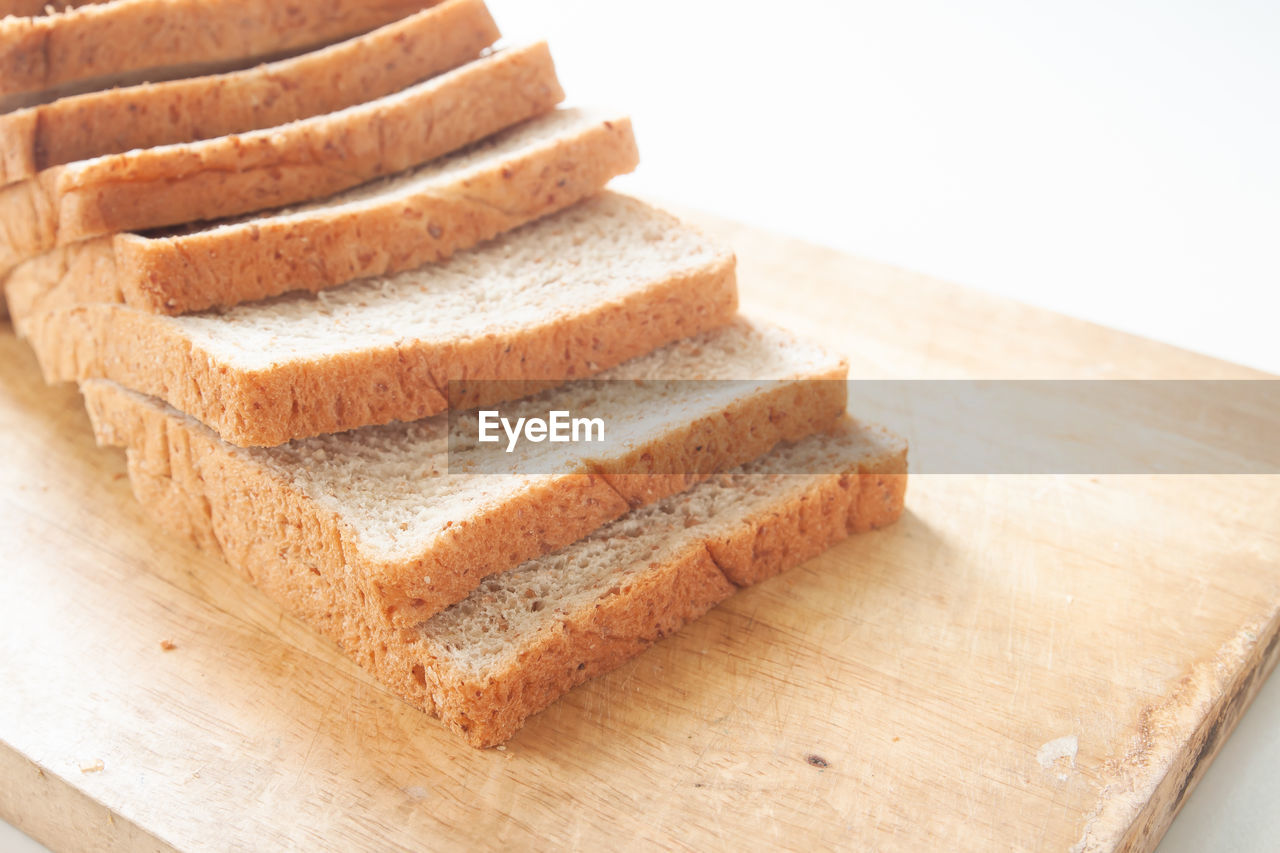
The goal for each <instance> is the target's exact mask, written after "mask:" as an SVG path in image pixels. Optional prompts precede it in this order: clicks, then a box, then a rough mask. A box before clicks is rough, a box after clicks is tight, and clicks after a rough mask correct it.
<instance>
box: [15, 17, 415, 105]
mask: <svg viewBox="0 0 1280 853" xmlns="http://www.w3.org/2000/svg"><path fill="white" fill-rule="evenodd" d="M22 2H23V7H24V8H25V7H27V6H29V5H30V4H28V3H26V2H25V0H22ZM433 2H434V0H328V2H324V3H282V2H263V0H115V2H112V3H101V4H98V3H94V4H87V5H86V4H78V5H76V6H75V8H72V9H71V10H70V11H58V12H57V13H56V14H52V15H39V16H36V17H8V18H4V19H3V20H0V110H11V109H15V108H17V107H24V106H29V105H31V104H33V103H41V102H44V101H48V100H52V99H53V98H55V97H61V96H63V95H67V94H76V93H79V92H88V91H94V90H98V89H106V88H109V87H111V86H115V85H121V84H122V83H124V84H127V83H137V82H142V81H143V80H151V81H158V80H172V79H175V78H178V77H192V76H196V74H197V73H210V72H211V71H213V70H227V69H229V68H235V67H240V68H245V67H248V66H250V65H253V64H255V63H257V62H260V61H262V59H263V58H266V57H278V56H281V55H287V54H289V53H299V52H302V51H305V50H311V49H314V48H317V47H320V46H321V45H325V44H330V43H332V42H335V41H339V40H341V39H346V38H350V37H351V36H354V35H358V34H359V33H362V32H367V31H368V30H371V29H373V28H375V27H380V26H382V25H384V24H388V23H391V22H392V21H396V20H399V19H400V18H403V17H404V16H406V15H409V14H412V13H414V12H417V11H419V10H421V9H423V8H426V7H427V6H431V5H433ZM50 6H51V7H53V8H54V9H57V10H63V9H64V8H65V7H64V5H62V4H59V3H51V4H50ZM28 11H29V10H28Z"/></svg>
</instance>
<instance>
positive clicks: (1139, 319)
mask: <svg viewBox="0 0 1280 853" xmlns="http://www.w3.org/2000/svg"><path fill="white" fill-rule="evenodd" d="M490 6H491V8H492V9H493V12H494V15H495V17H496V19H497V20H498V23H499V25H500V26H501V27H502V28H503V31H504V32H505V33H506V34H507V35H508V37H510V38H513V39H532V38H541V37H545V38H548V39H549V40H550V42H551V46H552V51H553V53H554V55H555V57H556V60H557V65H558V67H559V69H560V73H561V79H562V81H563V82H564V84H565V88H566V90H567V91H568V92H569V95H570V98H571V100H572V101H573V102H575V103H581V104H600V105H606V106H616V107H618V108H620V109H625V110H628V111H630V112H631V114H632V116H633V117H634V119H635V123H636V131H637V135H638V137H639V139H640V146H641V154H642V157H643V165H642V166H641V168H640V170H639V171H638V172H637V174H636V175H634V176H630V177H628V178H625V179H622V180H621V181H619V182H618V187H619V188H620V189H625V190H632V191H636V192H641V193H646V194H649V195H652V196H655V197H659V198H666V199H670V200H672V201H674V202H678V203H680V204H682V205H687V206H691V207H700V208H703V209H706V210H709V211H712V212H715V213H719V214H723V215H726V216H731V217H736V218H738V219H741V220H744V221H746V222H750V223H753V224H757V225H762V226H765V227H768V228H772V229H775V230H778V231H782V232H785V233H789V234H793V235H795V236H799V237H803V238H805V239H808V240H812V241H815V242H819V243H825V244H827V245H830V246H834V247H837V248H840V249H844V250H847V251H850V252H854V253H858V254H862V255H866V256H869V257H872V258H876V259H878V260H883V261H889V262H892V263H895V264H898V265H901V266H905V267H910V268H913V269H917V270H921V271H924V272H928V273H932V274H935V275H938V276H941V277H943V278H947V279H951V280H953V281H958V282H961V283H964V284H968V285H971V286H975V287H978V288H982V289H985V290H989V291H992V292H996V293H1001V294H1004V295H1007V296H1011V297H1013V298H1016V299H1019V300H1022V301H1025V302H1029V303H1033V304H1036V305H1041V306H1045V307H1048V308H1052V309H1054V310H1057V311H1061V312H1064V313H1067V314H1072V315H1075V316H1077V317H1083V318H1085V319H1088V320H1093V321H1095V322H1098V323H1102V324H1105V325H1108V326H1113V327H1116V328H1120V329H1124V330H1126V331H1131V332H1136V333H1138V334H1142V335H1145V336H1147V337H1152V338H1156V339H1159V340H1162V341H1166V342H1169V343H1173V344H1177V345H1179V346H1183V347H1186V348H1188V349H1193V350H1198V351H1200V352H1204V353H1208V354H1211V355H1215V356H1218V357H1220V358H1225V359H1228V360H1232V361H1237V362H1242V363H1245V364H1249V365H1252V366H1255V367H1259V368H1262V369H1265V370H1269V371H1272V372H1277V373H1280V334H1278V333H1277V324H1278V321H1280V295H1278V294H1280V239H1278V235H1280V3H1275V2H1266V1H1265V0H1257V2H1252V3H1250V2H1210V0H1204V2H1199V3H1191V2H1181V1H1180V0H1165V1H1164V2H1154V0H1153V2H1098V0H1073V2H1025V0H1024V2H996V0H975V2H969V3H966V4H956V3H943V2H928V0H906V2H877V3H872V2H864V0H855V2H817V0H785V2H772V3H767V4H766V3H762V2H747V0H740V2H737V3H720V2H698V0H683V1H682V2H674V1H673V0H642V1H641V2H607V1H606V0H595V2H548V0H490ZM1276 791H1280V679H1272V680H1271V682H1270V683H1269V684H1268V686H1267V687H1266V689H1265V690H1264V693H1263V695H1262V696H1261V697H1260V698H1259V700H1258V702H1257V703H1256V704H1255V706H1254V707H1253V709H1251V710H1250V712H1249V714H1248V715H1247V716H1246V717H1245V720H1244V722H1243V723H1242V724H1241V726H1240V729H1239V730H1238V731H1237V732H1236V734H1235V735H1234V736H1233V737H1232V738H1231V740H1230V741H1229V742H1228V743H1227V746H1226V747H1225V749H1224V751H1223V753H1222V755H1221V756H1220V757H1219V758H1218V760H1217V762H1215V764H1214V766H1213V768H1212V769H1211V770H1210V772H1209V774H1208V776H1207V777H1206V780H1205V782H1204V784H1203V785H1201V787H1200V788H1199V789H1198V790H1197V791H1196V793H1195V795H1194V796H1193V797H1192V798H1191V799H1190V801H1189V803H1188V805H1187V806H1186V808H1185V809H1184V811H1183V813H1182V815H1181V816H1180V817H1179V818H1178V820H1177V821H1175V823H1174V826H1173V829H1172V830H1170V832H1169V835H1168V836H1167V837H1166V839H1165V842H1164V844H1163V845H1162V848H1161V849H1162V850H1164V851H1192V850H1231V851H1247V850H1259V851H1261V850H1275V849H1280V808H1277V805H1276V804H1277V799H1276V793H1275V792H1276ZM17 838H18V836H17V835H16V834H13V831H12V830H10V829H9V828H8V827H7V826H4V825H3V824H0V850H10V849H13V850H18V849H22V848H21V847H18V846H15V845H18V844H19V843H20V842H19V841H18V840H17ZM32 849H36V848H32Z"/></svg>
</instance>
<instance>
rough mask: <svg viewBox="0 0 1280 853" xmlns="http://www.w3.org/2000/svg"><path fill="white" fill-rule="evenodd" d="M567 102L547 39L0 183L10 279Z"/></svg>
mask: <svg viewBox="0 0 1280 853" xmlns="http://www.w3.org/2000/svg"><path fill="white" fill-rule="evenodd" d="M563 97H564V93H563V92H562V91H561V89H560V84H559V82H558V81H557V80H556V75H555V68H554V66H553V65H552V62H551V54H550V52H549V51H548V50H547V46H546V44H545V43H538V44H534V45H529V46H527V47H520V48H511V49H508V50H503V51H499V52H497V53H494V54H492V55H490V56H487V57H485V58H483V59H479V60H477V61H475V62H471V63H468V64H467V65H464V66H462V67H461V68H457V69H455V70H453V71H449V72H446V73H444V74H441V75H439V76H437V77H433V78H431V79H430V80H426V81H424V82H422V83H418V84H416V85H414V86H411V87H409V88H408V89H404V90H402V91H400V92H397V93H395V94H393V95H387V96H386V97H382V98H378V99H375V100H372V101H369V102H367V103H363V104H358V105H356V106H352V107H348V108H347V109H344V110H339V111H338V112H333V113H325V114H324V115H319V116H313V117H311V118H306V119H300V120H299V121H295V122H292V123H290V124H285V125H281V126H279V127H273V128H266V129H263V130H255V131H250V132H249V133H245V134H240V135H231V136H219V137H216V138H214V139H204V140H200V141H198V142H188V143H182V144H178V145H164V146H160V147H158V148H143V149H140V150H137V151H128V152H125V153H123V154H111V155H107V156H104V157H97V158H94V159H92V160H83V161H80V162H77V163H69V164H67V165H64V166H54V167H53V168H51V169H46V170H44V171H43V172H40V173H39V174H38V175H36V176H35V177H34V178H29V179H27V180H25V181H19V182H17V183H14V184H10V185H8V186H6V187H0V276H2V275H4V274H5V273H6V272H8V270H9V269H11V268H12V267H13V266H14V265H16V264H17V263H19V262H21V261H22V260H25V259H26V258H29V257H31V256H33V255H35V254H37V253H39V252H43V251H45V250H46V249H50V248H52V247H53V246H56V245H62V244H65V243H69V242H74V241H76V240H82V239H84V238H86V237H94V236H97V235H99V234H109V233H113V232H116V231H129V230H136V229H145V228H158V227H162V226H165V225H176V224H179V223H186V222H193V221H196V220H201V219H216V218H219V217H223V216H235V215H238V214H241V213H249V212H252V211H255V210H265V209H268V208H272V207H280V206H281V205H286V204H294V203H296V202H299V201H309V200H312V199H317V198H324V197H325V196H328V195H331V194H333V193H336V192H339V191H341V190H345V189H348V188H350V187H353V186H357V185H358V184H362V183H364V182H366V181H370V180H373V179H374V178H378V177H381V176H384V175H389V174H393V173H395V172H400V171H403V170H405V169H408V168H410V167H412V166H416V165H418V164H419V163H425V162H427V161H428V160H432V159H434V158H436V157H439V156H441V155H443V154H447V153H449V152H450V151H454V150H456V149H458V148H461V147H463V146H464V145H468V144H470V143H472V142H476V141H478V140H480V139H482V138H484V137H486V136H489V135H490V134H493V133H497V132H498V131H499V130H502V129H503V128H506V127H510V126H511V125H513V124H516V123H517V122H521V121H524V120H525V119H528V118H532V117H533V116H535V115H538V114H540V113H544V112H546V111H548V110H550V109H551V108H552V107H554V106H555V105H556V104H557V103H558V102H559V101H560V100H561V99H562V98H563Z"/></svg>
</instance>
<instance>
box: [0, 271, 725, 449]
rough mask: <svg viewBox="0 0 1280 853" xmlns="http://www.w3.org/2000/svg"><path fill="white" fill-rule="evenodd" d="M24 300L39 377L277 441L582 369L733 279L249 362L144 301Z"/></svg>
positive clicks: (689, 329) (701, 321) (502, 395)
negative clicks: (429, 335) (450, 336)
mask: <svg viewBox="0 0 1280 853" xmlns="http://www.w3.org/2000/svg"><path fill="white" fill-rule="evenodd" d="M21 308H22V303H21V302H20V301H17V300H15V301H14V302H13V303H12V304H11V305H10V309H11V312H12V313H13V316H14V322H15V326H16V327H17V328H18V330H19V332H20V334H22V335H23V336H24V337H26V338H27V340H28V341H29V342H30V343H31V345H32V348H33V349H34V350H35V352H36V355H37V358H38V359H39V361H40V365H41V368H42V369H43V371H44V373H45V377H46V378H47V379H48V380H49V381H51V382H53V381H71V380H82V379H91V378H105V379H112V380H115V381H117V382H119V383H120V384H122V385H124V386H125V387H128V388H132V389H134V390H136V391H141V392H143V393H146V394H151V395H153V396H156V397H159V398H160V399H162V400H164V401H165V402H167V403H169V404H170V405H172V406H174V407H175V408H177V409H180V410H181V411H183V412H186V413H187V414H190V415H191V416H193V417H195V418H196V419H198V420H200V421H202V422H203V423H206V424H208V425H209V426H210V427H212V428H213V429H214V430H215V431H216V432H217V433H218V434H219V435H220V436H222V437H223V438H224V439H226V440H227V441H229V442H231V443H232V444H237V445H240V446H274V445H277V444H283V443H284V442H286V441H289V440H290V439H294V438H300V437H305V436H312V435H319V434H323V433H332V432H343V431H345V430H348V429H354V428H356V427H360V426H366V425H370V424H383V423H388V422H390V421H393V420H402V421H413V420H419V419H421V418H424V417H427V416H429V415H432V414H436V413H437V412H441V411H444V410H445V409H446V408H447V407H448V404H449V400H448V398H447V386H448V380H449V379H450V378H452V377H460V376H466V377H470V378H485V379H493V380H510V382H509V383H504V382H501V381H492V382H480V383H476V384H475V385H474V386H473V387H474V388H475V389H476V393H475V395H473V396H472V397H469V398H467V399H466V400H464V401H462V402H463V403H464V405H463V406H462V407H465V408H470V407H472V406H477V405H489V404H492V403H496V402H499V401H501V400H504V399H510V398H511V397H512V396H521V395H524V394H528V393H530V391H531V387H536V386H537V384H538V381H541V380H545V381H543V382H542V384H545V385H546V386H547V387H550V386H551V385H555V384H559V383H560V382H563V381H565V380H568V379H574V378H579V377H584V376H589V375H591V374H592V373H595V372H598V371H600V370H605V369H607V368H609V367H613V366H614V365H617V364H619V363H621V362H623V361H626V360H627V359H630V358H634V357H636V356H639V355H643V354H645V353H648V352H651V351H653V350H655V349H657V348H658V347H660V346H662V345H664V344H667V343H670V342H671V341H675V340H678V339H680V338H686V337H690V336H692V335H696V334H698V333H700V332H704V331H708V330H710V329H714V328H717V327H719V326H722V325H724V324H725V323H728V322H729V321H731V320H732V319H733V317H734V315H735V312H736V310H737V287H736V280H735V277H734V264H733V258H732V256H722V257H719V258H717V259H716V260H714V261H713V262H711V263H709V264H708V265H706V266H705V267H704V268H702V269H698V270H695V271H692V272H689V273H683V274H679V275H674V276H671V277H669V278H668V279H666V280H664V281H660V282H656V283H654V284H652V285H651V286H649V287H647V288H644V289H643V290H639V291H637V292H635V293H632V294H630V295H629V296H628V297H626V298H623V299H619V300H617V301H614V302H609V303H605V304H599V305H592V306H584V307H583V309H582V310H581V311H580V312H579V313H577V314H574V315H569V316H562V317H558V318H555V319H554V320H553V321H551V322H548V323H546V324H543V325H540V326H537V327H530V328H525V329H522V330H520V331H519V332H515V333H512V334H509V335H505V336H502V337H499V336H497V335H487V336H478V337H475V338H470V339H465V340H458V341H420V340H418V341H405V342H402V343H401V344H400V345H398V346H392V347H384V348H381V349H377V350H364V351H359V352H351V353H345V354H342V355H336V356H331V357H328V358H326V359H323V360H316V361H304V362H289V363H285V364H282V365H279V366H276V367H273V368H270V369H265V370H253V371H250V370H238V369H235V368H231V367H228V366H226V365H223V364H219V363H217V362H216V361H215V360H214V359H213V358H212V357H210V356H209V355H208V354H207V353H205V352H204V351H203V350H201V349H199V348H198V347H197V346H195V345H194V344H193V343H192V342H191V341H190V340H189V339H188V338H186V337H184V336H183V335H182V334H181V333H180V332H179V331H178V330H177V328H176V327H175V325H174V324H173V323H172V322H171V321H168V320H167V319H165V318H159V317H157V316H156V315H153V314H146V313H143V312H141V311H135V310H133V309H130V308H125V307H123V306H119V305H104V304H97V305H81V306H76V307H72V308H69V309H65V310H54V311H47V312H38V313H35V314H33V315H30V316H27V315H24V314H23V313H22V311H21ZM548 377H556V378H555V379H548ZM530 380H533V382H531V381H530ZM508 384H509V386H510V387H507V386H508Z"/></svg>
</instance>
